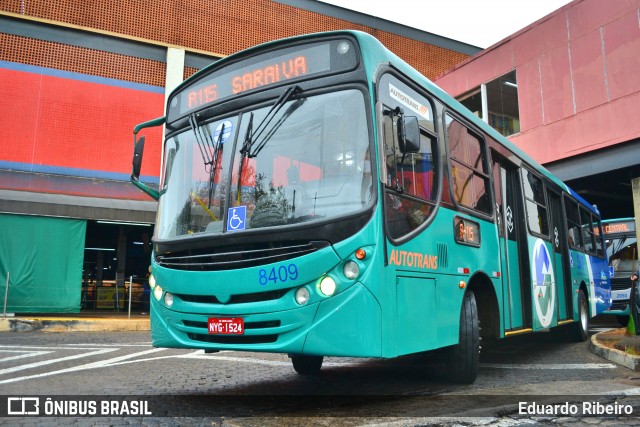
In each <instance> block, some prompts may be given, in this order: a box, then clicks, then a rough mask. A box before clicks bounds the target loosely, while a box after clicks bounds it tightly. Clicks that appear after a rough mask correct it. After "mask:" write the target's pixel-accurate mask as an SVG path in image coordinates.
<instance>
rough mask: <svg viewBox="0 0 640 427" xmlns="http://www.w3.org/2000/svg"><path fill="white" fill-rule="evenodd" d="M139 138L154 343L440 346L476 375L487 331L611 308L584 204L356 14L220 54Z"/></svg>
mask: <svg viewBox="0 0 640 427" xmlns="http://www.w3.org/2000/svg"><path fill="white" fill-rule="evenodd" d="M154 126H164V132H165V140H164V146H163V166H162V173H161V177H160V184H159V187H158V188H152V187H151V186H150V185H148V184H146V183H144V182H143V179H141V178H140V167H141V166H140V165H141V161H142V154H143V147H144V136H143V135H142V134H140V131H141V130H142V129H145V128H149V127H154ZM134 145H135V148H134V159H133V172H132V181H133V183H134V184H136V185H137V186H138V187H139V188H140V189H142V190H143V191H146V192H147V193H148V194H150V195H151V196H152V197H153V198H155V199H157V200H158V202H159V205H158V213H157V222H156V226H155V231H154V237H153V255H152V260H151V272H152V275H151V278H150V281H151V286H152V287H153V290H152V297H151V308H150V317H151V335H152V341H153V345H154V346H156V347H179V348H194V349H204V350H205V351H208V352H214V351H219V350H246V351H257V352H276V353H286V354H288V355H289V356H290V358H291V361H292V364H293V367H294V369H295V370H296V371H297V372H298V373H300V374H316V373H318V372H319V371H320V369H321V366H322V362H323V357H325V356H348V357H374V358H393V357H398V356H401V355H407V354H412V353H420V352H426V351H430V350H436V349H439V351H440V352H442V353H444V354H445V356H446V357H445V360H446V361H447V363H448V364H449V367H448V369H449V375H450V378H451V380H452V381H455V382H459V383H470V382H473V381H474V380H475V378H476V376H477V373H478V364H479V351H480V345H479V342H480V339H481V337H482V338H503V337H505V336H508V335H512V334H519V333H526V332H535V331H546V330H548V329H550V328H553V327H556V326H561V325H564V324H567V326H566V329H567V330H568V331H569V332H570V334H571V335H573V336H574V337H575V338H577V339H580V340H584V339H586V337H587V335H588V327H589V326H588V325H589V317H591V316H594V315H596V314H597V313H599V312H601V311H603V310H604V309H606V308H608V307H609V304H610V285H609V277H608V267H607V263H606V260H605V256H604V246H603V240H602V237H601V236H602V233H601V232H600V231H601V230H600V227H601V226H600V218H599V214H598V212H597V210H596V209H594V208H593V207H592V206H590V205H589V204H588V203H586V202H585V201H584V200H583V199H581V198H580V197H579V196H578V195H577V194H575V193H574V192H572V191H571V190H570V189H569V188H568V187H567V186H566V185H565V184H563V183H562V182H561V181H560V180H558V179H557V178H556V177H554V176H553V175H551V174H550V173H549V172H548V171H546V170H545V169H544V168H542V167H541V166H540V165H538V164H537V163H536V162H535V161H534V160H532V159H531V158H530V157H528V156H527V155H526V154H525V153H523V152H522V151H521V150H519V149H518V148H517V147H516V146H514V145H513V144H512V143H510V142H509V141H508V140H507V139H505V138H504V137H502V136H501V135H500V134H499V133H498V132H496V131H495V130H494V129H492V128H491V127H489V126H488V125H487V124H486V123H484V122H482V121H480V120H479V119H478V118H477V117H475V116H474V115H473V114H472V113H471V112H470V111H468V110H467V109H466V108H465V107H463V106H462V105H461V104H459V103H458V102H457V101H456V100H454V99H453V98H452V97H450V96H449V95H447V94H446V93H445V92H443V91H442V90H441V89H439V88H438V87H437V86H436V85H434V84H433V83H432V82H431V81H429V80H428V79H427V78H425V77H424V76H422V75H421V74H420V73H418V72H417V71H416V70H415V69H413V68H412V67H410V66H409V65H408V64H406V63H405V62H404V61H403V60H401V59H400V58H398V57H397V56H396V55H394V54H393V53H392V52H390V51H389V50H387V49H386V48H385V47H384V46H383V45H382V44H381V43H380V42H379V41H378V40H376V39H375V38H374V37H372V36H370V35H368V34H366V33H363V32H357V31H338V32H327V33H319V34H310V35H303V36H298V37H293V38H288V39H284V40H279V41H274V42H269V43H266V44H263V45H260V46H257V47H253V48H250V49H247V50H245V51H242V52H239V53H236V54H234V55H231V56H229V57H226V58H224V59H221V60H219V61H217V62H215V63H214V64H211V65H210V66H208V67H206V68H204V69H203V70H201V71H199V72H198V73H196V74H194V75H193V76H192V77H190V78H189V79H187V80H186V81H185V82H183V83H182V84H181V85H180V86H179V87H178V88H177V89H175V90H174V91H173V92H172V93H171V94H170V96H169V98H168V101H167V109H166V116H165V117H161V118H158V119H155V120H151V121H149V122H145V123H142V124H140V125H138V126H136V128H135V129H134ZM480 325H482V328H480Z"/></svg>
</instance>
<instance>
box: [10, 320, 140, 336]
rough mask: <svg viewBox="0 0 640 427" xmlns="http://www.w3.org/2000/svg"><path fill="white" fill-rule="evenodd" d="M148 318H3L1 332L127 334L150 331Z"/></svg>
mask: <svg viewBox="0 0 640 427" xmlns="http://www.w3.org/2000/svg"><path fill="white" fill-rule="evenodd" d="M149 329H150V327H149V319H148V318H135V319H108V318H104V319H97V318H50V319H49V318H47V319H45V318H20V317H16V318H2V319H0V332H33V331H42V332H125V331H148V330H149Z"/></svg>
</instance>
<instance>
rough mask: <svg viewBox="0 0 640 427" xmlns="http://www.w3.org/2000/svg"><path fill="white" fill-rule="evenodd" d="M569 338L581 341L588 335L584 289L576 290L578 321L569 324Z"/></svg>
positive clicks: (587, 309)
mask: <svg viewBox="0 0 640 427" xmlns="http://www.w3.org/2000/svg"><path fill="white" fill-rule="evenodd" d="M569 326H570V328H569V338H570V339H571V340H572V341H576V342H581V341H585V340H586V339H587V338H588V337H589V305H588V303H587V297H586V296H585V294H584V291H583V290H582V289H581V290H580V291H578V321H577V322H574V323H572V324H571V325H569Z"/></svg>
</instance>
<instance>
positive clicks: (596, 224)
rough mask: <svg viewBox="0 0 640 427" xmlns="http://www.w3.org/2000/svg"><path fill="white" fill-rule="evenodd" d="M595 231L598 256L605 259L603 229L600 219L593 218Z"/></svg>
mask: <svg viewBox="0 0 640 427" xmlns="http://www.w3.org/2000/svg"><path fill="white" fill-rule="evenodd" d="M593 231H594V233H595V235H594V238H595V241H596V255H597V256H598V257H600V258H604V245H603V243H602V228H601V226H600V218H597V217H594V218H593Z"/></svg>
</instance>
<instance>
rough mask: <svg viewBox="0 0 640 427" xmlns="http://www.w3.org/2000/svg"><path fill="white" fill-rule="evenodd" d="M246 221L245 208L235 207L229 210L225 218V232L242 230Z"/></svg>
mask: <svg viewBox="0 0 640 427" xmlns="http://www.w3.org/2000/svg"><path fill="white" fill-rule="evenodd" d="M246 220H247V207H246V206H236V207H235V208H229V215H228V216H227V230H229V231H238V230H244V228H245V223H246Z"/></svg>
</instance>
